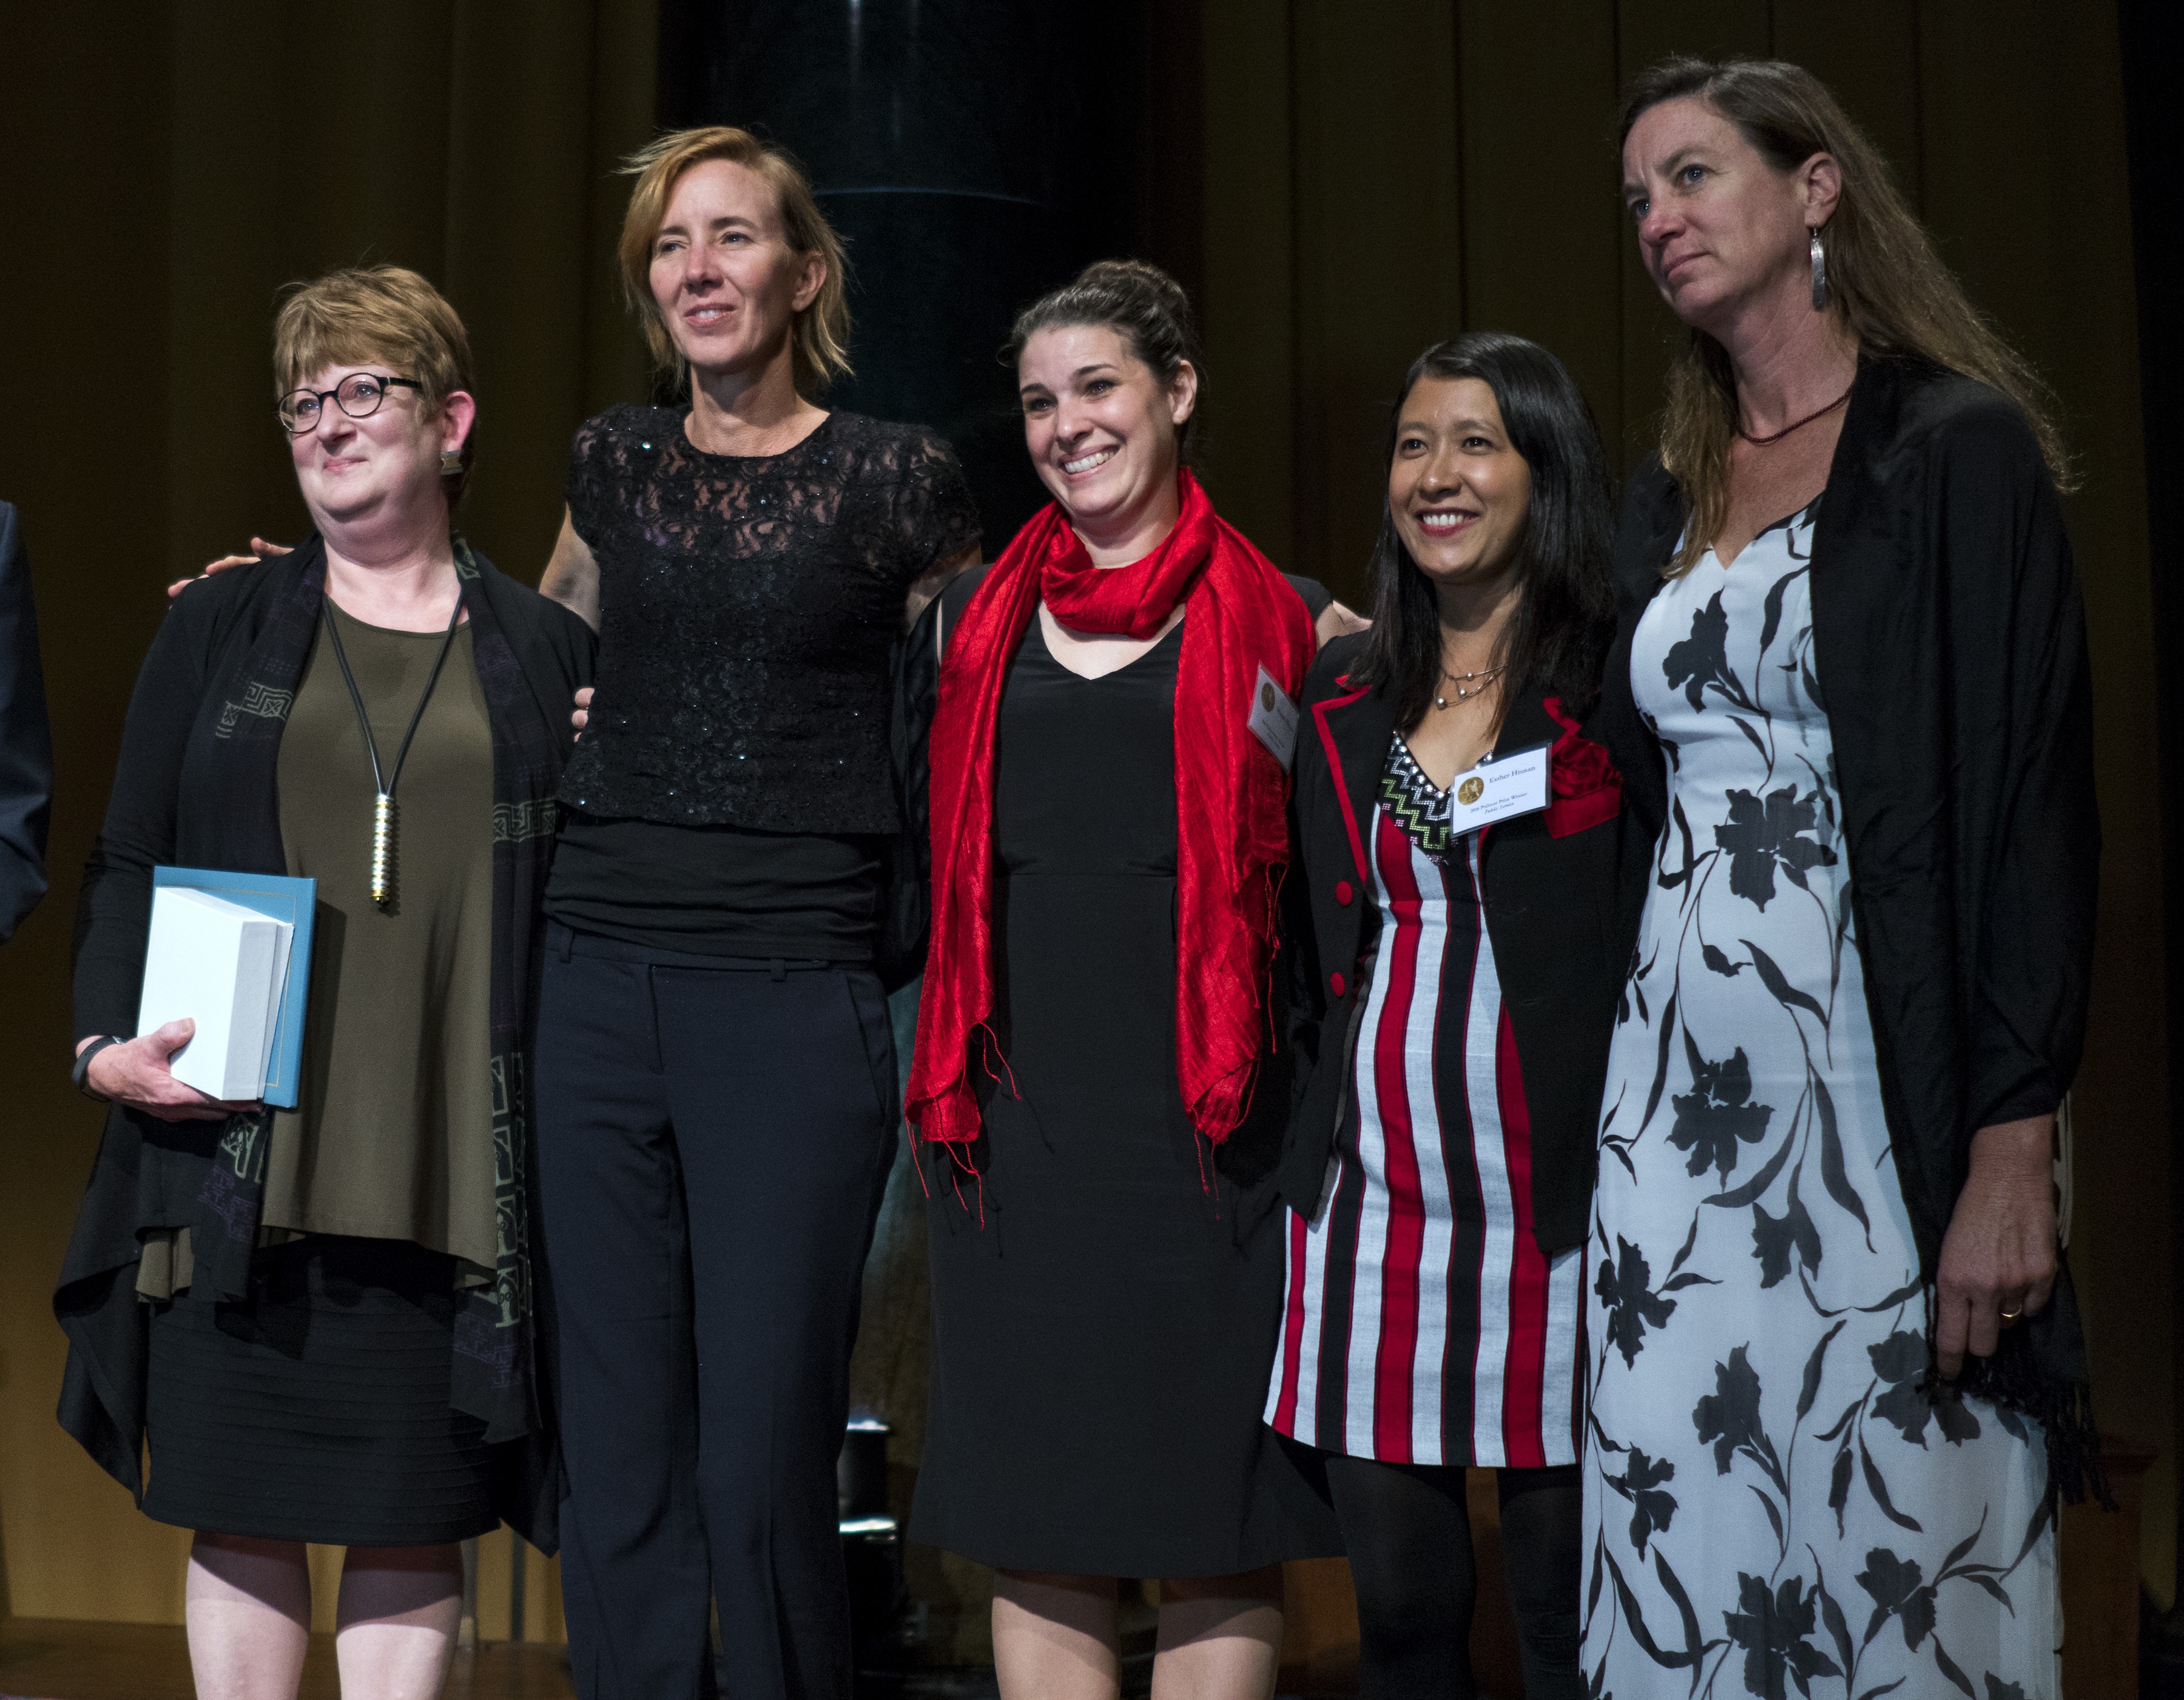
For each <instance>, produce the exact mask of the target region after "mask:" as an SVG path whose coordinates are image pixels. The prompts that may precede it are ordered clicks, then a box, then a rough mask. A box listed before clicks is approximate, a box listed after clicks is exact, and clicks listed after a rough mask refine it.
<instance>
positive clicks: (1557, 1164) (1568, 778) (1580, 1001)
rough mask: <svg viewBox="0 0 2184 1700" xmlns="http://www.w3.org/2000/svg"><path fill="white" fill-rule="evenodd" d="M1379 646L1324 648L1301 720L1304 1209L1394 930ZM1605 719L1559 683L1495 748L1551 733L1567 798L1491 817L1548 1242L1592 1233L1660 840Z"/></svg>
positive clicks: (1389, 732) (1293, 1126) (1543, 1243)
mask: <svg viewBox="0 0 2184 1700" xmlns="http://www.w3.org/2000/svg"><path fill="white" fill-rule="evenodd" d="M1364 643H1365V640H1364V638H1363V637H1362V636H1350V637H1339V638H1337V639H1335V640H1334V642H1331V643H1329V645H1328V646H1327V647H1325V648H1324V649H1323V650H1321V651H1320V653H1319V658H1318V661H1317V662H1316V663H1315V664H1313V667H1312V673H1311V675H1310V676H1309V677H1308V678H1307V681H1306V682H1305V692H1304V703H1303V704H1302V707H1303V711H1304V712H1303V716H1302V719H1301V724H1300V725H1299V726H1298V728H1297V753H1296V761H1295V778H1296V790H1295V801H1294V803H1293V804H1292V808H1293V810H1294V813H1295V833H1296V838H1297V846H1298V857H1297V860H1296V861H1295V863H1294V864H1292V865H1291V867H1290V875H1289V880H1288V883H1287V885H1286V886H1285V887H1284V902H1285V906H1286V909H1287V920H1288V926H1289V931H1290V942H1291V944H1292V945H1293V946H1294V949H1293V950H1292V952H1291V953H1290V956H1291V961H1292V963H1293V964H1294V966H1293V972H1292V976H1291V984H1290V999H1289V1003H1290V1021H1289V1035H1290V1047H1291V1051H1290V1060H1291V1063H1292V1064H1293V1066H1294V1068H1295V1071H1296V1072H1295V1077H1294V1079H1295V1085H1294V1087H1293V1092H1294V1097H1293V1099H1292V1104H1293V1108H1292V1111H1291V1115H1290V1129H1289V1136H1288V1144H1287V1148H1286V1150H1285V1152H1284V1158H1283V1162H1282V1169H1281V1175H1280V1180H1279V1184H1280V1187H1281V1192H1282V1197H1283V1198H1284V1201H1285V1202H1286V1203H1288V1204H1289V1205H1290V1208H1292V1209H1294V1210H1295V1211H1297V1212H1298V1214H1301V1215H1305V1216H1310V1215H1312V1214H1313V1213H1314V1212H1315V1211H1316V1210H1317V1209H1318V1208H1319V1203H1320V1193H1321V1191H1322V1189H1323V1186H1325V1184H1326V1178H1327V1174H1328V1159H1329V1156H1330V1155H1331V1154H1332V1153H1333V1151H1334V1138H1335V1132H1336V1130H1337V1127H1338V1126H1339V1125H1340V1121H1341V1119H1342V1118H1343V1116H1344V1115H1345V1114H1346V1113H1347V1111H1348V1108H1349V1100H1350V1075H1351V1067H1350V1058H1351V1048H1352V1046H1353V1045H1354V1043H1355V1028H1356V1025H1357V1021H1358V1019H1359V1018H1360V1016H1361V1014H1362V1007H1361V1003H1360V999H1361V997H1362V990H1363V987H1364V986H1366V985H1368V984H1369V983H1370V981H1371V977H1372V976H1371V962H1372V957H1373V952H1374V950H1375V948H1376V947H1377V945H1378V942H1379V941H1378V936H1377V935H1378V931H1379V925H1378V910H1377V909H1376V908H1375V907H1374V905H1373V903H1372V901H1371V898H1370V897H1369V895H1368V894H1369V892H1371V890H1372V882H1371V881H1370V880H1369V879H1368V876H1367V870H1366V850H1367V846H1366V837H1365V835H1366V834H1367V833H1368V831H1370V830H1371V828H1372V823H1373V803H1374V797H1375V794H1376V793H1377V792H1378V791H1379V783H1380V773H1381V769H1382V767H1383V765H1384V764H1385V762H1386V760H1387V758H1388V742H1389V740H1390V738H1391V737H1392V736H1394V735H1395V731H1396V723H1395V712H1394V708H1393V705H1392V703H1390V700H1389V697H1388V693H1387V692H1385V690H1374V691H1361V690H1358V689H1357V688H1356V687H1355V686H1351V685H1350V684H1349V683H1348V682H1347V681H1346V679H1345V678H1344V676H1343V675H1344V674H1345V672H1346V669H1348V668H1349V667H1350V666H1351V665H1352V664H1355V663H1356V662H1357V659H1358V658H1359V657H1360V656H1361V655H1362V653H1363V647H1364ZM1589 730H1590V723H1589V722H1581V721H1578V720H1574V719H1572V718H1571V717H1570V716H1569V715H1568V714H1564V713H1563V711H1562V707H1561V704H1560V703H1559V702H1558V701H1557V699H1556V698H1553V697H1541V696H1538V695H1525V696H1522V697H1518V698H1517V700H1516V701H1515V702H1513V703H1512V704H1511V705H1510V709H1509V714H1508V718H1507V721H1506V722H1505V723H1504V725H1503V726H1502V734H1501V736H1500V738H1499V739H1498V740H1497V741H1496V746H1495V747H1496V752H1497V753H1508V752H1510V751H1513V750H1519V749H1523V748H1525V747H1528V746H1529V745H1533V744H1538V743H1546V742H1552V744H1553V745H1554V752H1553V763H1552V775H1553V788H1554V802H1553V803H1552V804H1551V805H1550V806H1549V807H1548V808H1547V809H1546V811H1545V812H1544V813H1542V814H1530V815H1525V816H1522V817H1520V818H1518V819H1514V820H1506V821H1502V822H1500V823H1499V824H1497V825H1494V826H1491V827H1489V828H1487V829H1486V836H1485V843H1484V867H1485V883H1486V931H1487V936H1488V938H1489V939H1490V942H1492V945H1493V947H1494V961H1495V967H1496V971H1497V973H1498V974H1499V975H1500V977H1501V981H1502V998H1503V1004H1504V1007H1505V1008H1507V1011H1508V1015H1509V1024H1510V1027H1511V1030H1512V1031H1513V1034H1514V1036H1515V1038H1516V1042H1517V1057H1518V1066H1519V1067H1520V1069H1522V1071H1523V1075H1524V1103H1525V1105H1526V1108H1527V1109H1528V1110H1529V1114H1530V1120H1531V1143H1532V1231H1533V1234H1534V1236H1535V1237H1536V1238H1537V1239H1538V1241H1539V1243H1540V1249H1541V1252H1543V1253H1546V1254H1547V1255H1549V1256H1552V1255H1553V1254H1555V1253H1558V1252H1563V1251H1567V1250H1568V1249H1569V1248H1570V1247H1573V1246H1576V1245H1578V1244H1580V1243H1581V1242H1583V1240H1584V1238H1585V1232H1586V1226H1587V1218H1588V1215H1589V1214H1590V1210H1591V1199H1592V1180H1593V1164H1594V1153H1595V1150H1596V1135H1597V1133H1598V1131H1599V1122H1600V1098H1601V1088H1602V1085H1603V1084H1604V1082H1605V1081H1606V1080H1607V1045H1608V1037H1609V1035H1610V1033H1611V1031H1613V1025H1614V1020H1615V1005H1616V999H1617V998H1618V997H1619V996H1620V995H1621V992H1622V988H1623V983H1624V975H1625V973H1626V971H1627V970H1628V969H1629V966H1630V948H1631V940H1632V938H1633V936H1635V930H1636V925H1637V918H1638V913H1639V905H1640V903H1642V901H1643V897H1644V876H1645V869H1646V848H1647V847H1646V846H1645V845H1635V846H1634V845H1633V844H1631V843H1630V842H1629V841H1630V833H1629V832H1628V831H1626V828H1625V826H1624V820H1623V814H1622V809H1621V797H1622V780H1621V776H1620V775H1619V774H1618V773H1617V772H1616V771H1615V769H1614V768H1613V764H1611V763H1610V762H1609V761H1608V758H1607V751H1606V750H1605V748H1603V747H1602V745H1601V744H1600V743H1599V742H1597V741H1596V739H1594V738H1592V737H1591V736H1587V733H1588V731H1589ZM1448 1042H1451V1043H1461V1036H1451V1038H1450V1039H1449V1041H1448Z"/></svg>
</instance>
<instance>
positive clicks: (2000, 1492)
mask: <svg viewBox="0 0 2184 1700" xmlns="http://www.w3.org/2000/svg"><path fill="white" fill-rule="evenodd" d="M1816 511H1817V504H1815V507H1814V508H1808V509H1807V510H1806V511H1805V512H1804V513H1802V514H1798V515H1797V516H1796V517H1795V518H1794V519H1790V520H1787V521H1785V522H1784V523H1782V524H1780V525H1776V526H1774V527H1771V528H1769V530H1768V531H1766V532H1764V533H1763V534H1762V535H1761V536H1759V537H1758V538H1757V539H1756V540H1754V542H1752V544H1751V545H1750V546H1749V547H1747V549H1746V551H1745V552H1744V553H1743V554H1742V555H1741V556H1739V557H1738V558H1737V559H1736V563H1735V565H1734V569H1733V570H1730V571H1726V572H1725V571H1724V570H1723V569H1722V568H1721V566H1720V565H1719V564H1718V563H1717V562H1716V560H1715V559H1714V557H1713V554H1712V553H1711V552H1709V553H1708V554H1707V555H1706V556H1705V557H1704V558H1702V560H1701V561H1700V563H1699V564H1698V565H1697V567H1696V568H1695V569H1692V571H1691V572H1690V573H1689V574H1687V575H1685V576H1684V577H1683V578H1681V579H1679V580H1677V581H1674V583H1671V584H1669V585H1668V586H1664V587H1663V589H1662V590H1661V592H1660V593H1659V594H1658V596H1657V597H1655V599H1654V601H1653V603H1652V607H1651V608H1649V609H1648V610H1647V612H1646V616H1645V618H1644V619H1643V620H1642V621H1641V624H1640V625H1639V628H1638V632H1637V636H1636V640H1635V644H1634V646H1633V652H1632V658H1631V683H1632V687H1633V690H1634V692H1635V695H1636V697H1637V702H1638V706H1639V708H1641V711H1643V712H1644V714H1646V719H1647V720H1648V721H1649V723H1650V724H1652V726H1653V728H1654V730H1655V731H1656V732H1657V733H1658V735H1659V736H1660V739H1661V742H1662V745H1663V749H1664V750H1665V752H1666V753H1667V757H1668V761H1669V805H1670V809H1669V825H1668V826H1667V828H1666V829H1665V830H1664V831H1663V834H1662V837H1661V842H1660V843H1659V845H1658V847H1657V849H1656V853H1655V858H1654V865H1653V872H1652V886H1651V889H1650V891H1649V892H1648V894H1647V899H1646V914H1645V920H1644V925H1643V926H1642V928H1641V932H1640V936H1639V942H1638V947H1637V950H1636V953H1635V956H1634V958H1633V960H1632V964H1631V970H1630V982H1629V984H1628V986H1627V987H1626V988H1625V995H1624V1003H1623V1007H1622V1009H1621V1011H1620V1014H1619V1019H1618V1025H1617V1028H1616V1033H1615V1042H1614V1049H1613V1056H1612V1058H1611V1061H1610V1064H1609V1068H1608V1076H1607V1098H1606V1103H1605V1104H1604V1106H1603V1108H1602V1125H1601V1162H1600V1186H1599V1192H1598V1194H1597V1202H1596V1205H1595V1214H1594V1222H1593V1234H1594V1239H1593V1254H1594V1262H1595V1264H1596V1278H1595V1280H1594V1281H1593V1284H1592V1289H1591V1326H1590V1329H1589V1332H1588V1336H1587V1337H1588V1340H1589V1342H1590V1343H1591V1369H1592V1380H1593V1403H1592V1414H1591V1421H1590V1424H1589V1427H1588V1432H1587V1435H1586V1459H1587V1463H1588V1464H1589V1465H1590V1469H1589V1470H1588V1472H1587V1479H1586V1490H1585V1674H1586V1677H1587V1683H1588V1688H1587V1692H1588V1694H1589V1696H1591V1697H1592V1700H1611V1697H1612V1700H1641V1697H1650V1696H1670V1695H1673V1696H1675V1697H1677V1700H1685V1697H1697V1696H1704V1695H1711V1696H1718V1697H1728V1696H1736V1695H1747V1694H1751V1695H1763V1696H1767V1697H1769V1700H1783V1697H1786V1695H1788V1694H1789V1693H1790V1692H1791V1691H1792V1690H1793V1689H1794V1691H1795V1692H1797V1694H1798V1695H1800V1696H1805V1697H1809V1696H1815V1695H1818V1696H1825V1697H1828V1700H1835V1697H1838V1696H1841V1697H1844V1700H1877V1697H1879V1696H1881V1695H1886V1694H1894V1695H1897V1696H1899V1697H1903V1700H1911V1697H1919V1700H1925V1697H1929V1696H1949V1695H1954V1694H1959V1693H1961V1694H1966V1695H1970V1696H1972V1697H1974V1700H2055V1697H2056V1696H2057V1695H2058V1694H2059V1685H2058V1677H2057V1658H2056V1647H2057V1644H2058V1642H2059V1641H2060V1639H2061V1624H2060V1615H2059V1607H2058V1604H2057V1600H2056V1593H2055V1559H2054V1531H2053V1524H2052V1520H2051V1518H2050V1515H2049V1513H2048V1506H2047V1495H2046V1491H2045V1490H2046V1486H2047V1464H2046V1458H2045V1454H2044V1452H2043V1450H2042V1437H2041V1435H2040V1433H2039V1431H2038V1430H2037V1428H2036V1427H2035V1426H2034V1425H2031V1424H2029V1423H2027V1422H2026V1421H2025V1419H2022V1418H2020V1417H2019V1416H2016V1415H2014V1414H2011V1413H2009V1412H2006V1411H2003V1410H1999V1409H1997V1408H1996V1407H1994V1406H1993V1405H1992V1404H1989V1403H1986V1402H1985V1401H1982V1400H1976V1399H1958V1398H1948V1397H1944V1398H1942V1399H1939V1400H1936V1398H1934V1397H1932V1396H1931V1395H1930V1394H1929V1393H1928V1392H1926V1391H1925V1389H1924V1386H1923V1383H1924V1382H1925V1377H1926V1370H1927V1345H1926V1334H1925V1319H1926V1295H1925V1292H1924V1291H1923V1290H1922V1287H1921V1285H1920V1281H1919V1260H1918V1253H1917V1250H1916V1248H1915V1246H1914V1242H1913V1240H1912V1236H1911V1225H1910V1221H1909V1219H1908V1215H1907V1214H1906V1213H1905V1210H1904V1206H1903V1193H1902V1190H1901V1187H1900V1186H1899V1184H1898V1181H1897V1172H1896V1165H1895V1162H1894V1159H1893V1158H1892V1154H1891V1153H1890V1150H1889V1137H1888V1128H1887V1125H1886V1120H1885V1119H1884V1118H1883V1116H1882V1113H1881V1105H1880V1082H1879V1077H1878V1075H1877V1073H1876V1071H1875V1063H1874V1041H1873V1031H1872V1026H1871V1024H1870V1020H1869V1016H1868V1013H1867V1009H1866V1003H1865V990H1864V975H1863V970H1862V968H1861V965H1860V962H1859V958H1858V941H1857V937H1856V933H1855V929H1854V927H1853V921H1852V914H1851V903H1850V889H1851V887H1850V881H1851V874H1852V870H1851V869H1850V868H1849V866H1848V865H1847V858H1846V856H1845V854H1844V851H1843V843H1842V837H1841V829H1840V825H1839V820H1838V811H1837V808H1836V784H1835V772H1834V760H1833V756H1832V747H1831V744H1830V736H1829V729H1828V719H1827V713H1826V710H1825V706H1824V703H1823V700H1822V697H1821V691H1820V684H1819V679H1818V677H1817V676H1816V674H1817V671H1818V669H1817V664H1816V663H1815V661H1814V654H1813V637H1812V618H1811V599H1810V584H1809V581H1808V565H1809V553H1810V552H1809V549H1808V541H1809V538H1810V535H1811V527H1812V523H1813V519H1814V514H1815V513H1816Z"/></svg>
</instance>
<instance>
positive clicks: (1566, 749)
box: [1541, 697, 1623, 838]
mask: <svg viewBox="0 0 2184 1700" xmlns="http://www.w3.org/2000/svg"><path fill="white" fill-rule="evenodd" d="M1541 706H1542V707H1544V708H1546V711H1547V717H1548V719H1552V721H1553V722H1554V723H1555V724H1556V725H1558V726H1560V727H1561V728H1562V729H1563V735H1562V736H1560V737H1558V738H1557V739H1556V740H1555V743H1554V747H1553V748H1552V750H1550V751H1549V752H1548V779H1549V783H1550V784H1551V785H1552V788H1553V792H1554V797H1553V800H1552V801H1551V802H1550V803H1548V804H1547V836H1549V837H1550V838H1566V837H1568V836H1569V835H1570V834H1571V833H1573V832H1582V831H1585V828H1586V827H1588V826H1600V825H1605V824H1606V823H1607V822H1608V821H1611V820H1613V819H1615V817H1616V815H1617V814H1619V813H1620V812H1621V811H1622V808H1623V775H1622V774H1621V773H1620V772H1619V771H1618V770H1617V769H1616V765H1615V764H1614V763H1613V761H1611V760H1609V759H1608V756H1607V748H1606V747H1605V746H1604V745H1601V744H1597V743H1595V742H1593V741H1592V740H1591V738H1587V737H1581V736H1579V734H1578V723H1577V722H1576V721H1575V720H1574V719H1570V718H1569V716H1568V715H1567V714H1564V713H1563V700H1562V698H1561V697H1547V698H1546V701H1545V702H1544V703H1542V704H1541Z"/></svg>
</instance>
